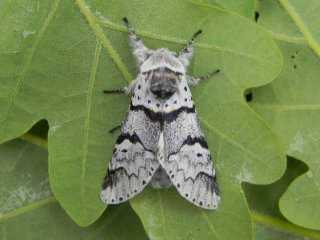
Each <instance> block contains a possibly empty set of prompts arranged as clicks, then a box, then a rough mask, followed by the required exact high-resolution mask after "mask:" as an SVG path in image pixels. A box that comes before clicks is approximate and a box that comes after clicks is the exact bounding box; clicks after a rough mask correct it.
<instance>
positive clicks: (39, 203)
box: [0, 197, 57, 222]
mask: <svg viewBox="0 0 320 240" xmlns="http://www.w3.org/2000/svg"><path fill="white" fill-rule="evenodd" d="M55 202H57V200H56V198H55V197H48V198H46V199H42V200H40V201H36V202H33V203H31V204H28V205H26V206H23V207H20V208H17V209H15V210H13V211H11V212H8V213H6V214H4V215H1V216H0V222H3V221H6V220H8V219H10V218H14V217H17V216H20V215H22V214H24V213H27V212H29V211H31V210H34V209H38V208H40V207H43V206H46V205H49V204H51V203H55Z"/></svg>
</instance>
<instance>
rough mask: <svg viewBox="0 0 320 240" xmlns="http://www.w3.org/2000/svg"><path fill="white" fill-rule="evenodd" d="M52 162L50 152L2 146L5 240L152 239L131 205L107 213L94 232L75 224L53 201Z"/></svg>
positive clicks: (1, 232) (0, 228)
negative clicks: (146, 233)
mask: <svg viewBox="0 0 320 240" xmlns="http://www.w3.org/2000/svg"><path fill="white" fill-rule="evenodd" d="M36 140H37V139H36ZM42 141H43V140H42ZM47 157H48V154H47V151H46V149H45V148H43V147H41V146H37V145H34V144H32V143H28V142H25V141H23V140H20V139H16V140H13V141H9V142H7V143H4V144H2V145H0V165H1V174H0V184H1V185H0V204H1V208H0V236H1V237H0V238H1V239H6V240H16V239H27V238H28V239H34V240H37V239H39V240H42V239H48V240H50V239H70V240H73V239H86V240H89V239H110V240H111V239H123V240H125V239H129V238H130V239H141V240H142V239H147V236H146V235H145V233H144V231H143V228H142V225H141V222H140V221H139V218H138V217H137V216H136V215H135V213H134V212H133V211H132V209H131V208H130V206H129V205H128V204H127V205H123V206H121V207H118V208H114V207H110V208H108V210H107V211H106V213H105V214H104V215H103V217H101V219H99V221H97V222H96V223H94V224H92V225H91V226H89V227H85V228H83V227H80V226H78V225H77V224H76V223H74V222H73V221H72V219H70V218H69V217H68V215H67V214H66V213H65V211H64V210H63V209H62V208H61V207H60V205H59V203H58V202H57V200H56V199H55V198H54V197H53V195H52V192H51V190H50V185H49V176H48V164H47Z"/></svg>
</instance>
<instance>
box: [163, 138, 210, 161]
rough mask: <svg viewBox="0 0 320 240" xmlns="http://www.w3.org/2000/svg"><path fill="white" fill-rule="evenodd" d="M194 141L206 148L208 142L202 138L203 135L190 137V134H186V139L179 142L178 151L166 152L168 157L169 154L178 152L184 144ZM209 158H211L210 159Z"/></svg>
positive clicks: (190, 143)
mask: <svg viewBox="0 0 320 240" xmlns="http://www.w3.org/2000/svg"><path fill="white" fill-rule="evenodd" d="M196 143H199V144H200V145H201V147H202V148H205V149H208V148H209V147H208V144H207V141H206V140H205V139H204V137H191V136H190V135H188V137H187V139H186V140H184V141H183V142H182V144H181V146H180V147H179V149H178V151H176V152H172V153H169V154H168V159H169V158H170V156H172V155H175V154H178V153H179V152H180V151H181V148H182V147H183V146H185V145H190V146H192V145H194V144H196ZM210 160H211V159H210Z"/></svg>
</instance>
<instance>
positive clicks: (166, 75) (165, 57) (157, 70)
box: [140, 48, 186, 100]
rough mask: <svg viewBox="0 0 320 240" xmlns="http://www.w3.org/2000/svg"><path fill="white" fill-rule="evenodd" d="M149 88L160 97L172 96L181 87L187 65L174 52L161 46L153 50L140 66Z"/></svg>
mask: <svg viewBox="0 0 320 240" xmlns="http://www.w3.org/2000/svg"><path fill="white" fill-rule="evenodd" d="M140 71H141V73H142V78H143V79H144V80H145V81H146V83H147V85H148V88H147V89H148V90H150V92H151V93H152V94H153V95H154V96H155V97H156V98H159V99H163V100H165V99H168V98H170V97H171V96H172V95H173V94H174V93H175V92H176V91H177V90H178V88H179V85H180V84H181V81H182V79H183V78H184V75H185V72H186V70H185V67H184V65H183V64H182V62H181V61H180V60H179V58H178V57H177V55H176V54H175V53H174V52H171V51H169V50H167V49H164V48H161V49H157V50H155V51H153V52H152V53H151V54H150V55H149V57H148V58H147V59H146V60H145V61H144V62H143V63H142V65H141V67H140Z"/></svg>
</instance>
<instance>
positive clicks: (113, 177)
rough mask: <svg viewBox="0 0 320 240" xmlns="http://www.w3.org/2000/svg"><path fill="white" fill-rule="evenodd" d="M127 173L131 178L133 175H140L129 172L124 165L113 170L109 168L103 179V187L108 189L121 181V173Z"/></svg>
mask: <svg viewBox="0 0 320 240" xmlns="http://www.w3.org/2000/svg"><path fill="white" fill-rule="evenodd" d="M123 174H125V175H126V176H128V178H131V177H132V176H135V177H136V178H138V176H137V175H136V174H134V173H131V174H128V173H127V170H126V169H125V168H124V167H119V168H116V169H113V170H110V169H108V171H107V175H106V176H105V178H104V179H103V180H104V181H103V184H102V189H106V188H107V187H109V186H114V185H116V184H117V182H118V181H119V175H123Z"/></svg>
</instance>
